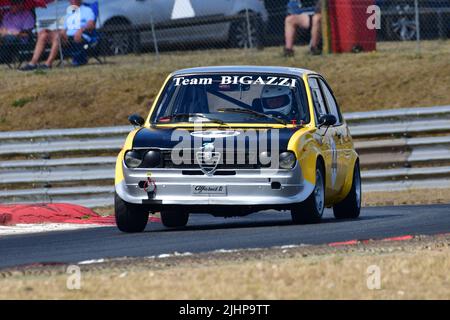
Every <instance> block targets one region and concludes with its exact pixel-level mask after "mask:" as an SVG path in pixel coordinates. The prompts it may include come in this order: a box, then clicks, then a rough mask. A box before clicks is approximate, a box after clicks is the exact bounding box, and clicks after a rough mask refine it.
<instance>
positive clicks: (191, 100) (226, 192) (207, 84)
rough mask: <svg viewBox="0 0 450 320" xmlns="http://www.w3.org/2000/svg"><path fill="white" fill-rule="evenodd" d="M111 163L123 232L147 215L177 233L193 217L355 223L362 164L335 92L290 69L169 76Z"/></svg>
mask: <svg viewBox="0 0 450 320" xmlns="http://www.w3.org/2000/svg"><path fill="white" fill-rule="evenodd" d="M129 120H130V122H131V123H132V124H133V125H135V126H136V129H135V130H133V131H132V132H131V133H130V134H129V135H128V137H127V139H126V141H125V144H124V147H123V149H122V150H121V151H120V153H119V155H118V158H117V163H116V175H115V191H116V195H115V216H116V222H117V226H118V228H119V229H120V230H121V231H124V232H141V231H143V230H144V229H145V227H146V224H147V221H148V217H149V213H150V212H160V214H161V220H162V223H163V224H164V225H165V226H166V227H182V226H185V225H186V224H187V222H188V219H189V215H190V214H192V213H209V214H212V215H214V216H221V217H230V216H242V215H247V214H250V213H253V212H257V211H261V210H267V209H275V210H280V211H283V210H290V212H291V216H292V220H293V221H294V222H295V223H315V222H319V221H320V220H321V217H322V215H323V212H324V208H325V207H333V211H334V215H335V217H336V218H339V219H341V218H357V217H358V216H359V214H360V208H361V177H360V168H359V159H358V154H357V153H356V152H355V149H354V147H353V142H352V138H351V136H350V132H349V129H348V127H347V124H346V123H345V120H344V119H343V117H342V114H341V112H340V110H339V106H338V104H337V102H336V99H335V97H334V95H333V91H332V90H331V88H330V87H329V85H328V84H327V82H326V81H325V79H324V78H323V77H322V76H321V75H320V74H318V73H316V72H313V71H309V70H304V69H297V68H286V67H256V66H230V67H204V68H192V69H185V70H180V71H176V72H174V73H172V74H171V75H169V77H168V78H167V80H166V81H165V83H164V85H163V87H162V89H161V91H160V93H159V95H158V96H157V98H156V99H155V102H154V104H153V106H152V108H151V110H150V113H149V115H148V117H147V119H144V118H142V117H141V116H139V115H136V114H135V115H132V116H130V117H129Z"/></svg>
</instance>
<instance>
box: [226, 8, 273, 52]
mask: <svg viewBox="0 0 450 320" xmlns="http://www.w3.org/2000/svg"><path fill="white" fill-rule="evenodd" d="M241 15H242V16H243V17H242V18H240V19H239V20H237V21H235V22H233V23H232V24H231V27H230V36H229V39H230V45H231V47H233V48H241V49H245V48H258V49H262V48H263V46H264V45H263V42H262V34H263V30H262V29H263V26H264V23H263V21H262V20H261V18H260V17H257V16H255V15H254V14H253V13H250V15H251V16H250V26H248V24H247V18H246V16H245V13H241ZM249 32H250V36H249Z"/></svg>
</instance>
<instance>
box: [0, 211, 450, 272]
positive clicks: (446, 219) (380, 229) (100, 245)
mask: <svg viewBox="0 0 450 320" xmlns="http://www.w3.org/2000/svg"><path fill="white" fill-rule="evenodd" d="M448 232H450V204H445V205H424V206H398V207H371V208H364V209H363V211H362V214H361V217H360V218H359V219H357V220H335V219H334V218H333V215H332V211H331V210H327V211H326V212H325V215H324V219H323V222H322V223H320V224H315V225H293V224H292V223H291V220H290V214H289V213H286V212H277V211H265V212H261V213H257V214H252V215H250V216H247V217H242V218H228V219H223V218H214V217H212V216H209V215H192V216H191V217H190V220H189V223H188V226H187V227H186V228H184V229H181V230H170V229H166V228H164V227H163V226H162V225H161V224H159V223H150V224H149V225H148V226H147V229H146V231H145V232H143V233H139V234H124V233H121V232H120V231H118V230H117V229H116V228H115V227H101V228H92V229H83V230H75V231H61V232H59V231H58V232H49V233H39V234H28V235H13V236H5V237H0V268H5V267H13V266H18V265H27V264H34V263H76V262H79V261H83V260H90V259H100V258H113V257H124V256H128V257H145V256H154V255H160V254H165V253H173V252H179V253H182V252H192V253H196V252H207V251H214V250H219V249H227V250H230V249H245V248H267V247H272V246H283V245H299V244H327V243H331V242H340V241H347V240H353V239H359V240H364V239H382V238H386V237H396V236H402V235H419V234H420V235H432V234H442V233H448Z"/></svg>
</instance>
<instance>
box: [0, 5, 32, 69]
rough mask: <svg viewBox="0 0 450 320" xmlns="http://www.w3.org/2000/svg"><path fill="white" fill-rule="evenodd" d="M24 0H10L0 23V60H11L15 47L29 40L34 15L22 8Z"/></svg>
mask: <svg viewBox="0 0 450 320" xmlns="http://www.w3.org/2000/svg"><path fill="white" fill-rule="evenodd" d="M23 5H24V0H11V8H10V10H9V11H8V12H7V13H6V14H5V15H4V17H3V20H2V23H1V25H0V62H5V61H6V62H8V61H11V58H12V56H13V55H14V53H15V52H16V49H17V48H18V47H19V46H20V45H21V44H24V43H26V42H27V41H29V39H30V33H31V30H32V29H33V28H34V26H35V19H34V15H33V13H32V12H31V11H30V10H25V9H24V6H23Z"/></svg>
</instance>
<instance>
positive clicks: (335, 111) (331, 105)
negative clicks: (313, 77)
mask: <svg viewBox="0 0 450 320" xmlns="http://www.w3.org/2000/svg"><path fill="white" fill-rule="evenodd" d="M319 81H320V86H321V87H322V92H323V94H324V95H325V100H326V101H327V106H328V112H329V113H330V114H332V115H333V116H335V117H336V119H337V123H336V124H337V125H339V124H341V123H342V116H341V112H340V111H339V107H338V105H337V103H336V99H335V98H334V96H333V94H332V93H331V90H330V88H329V87H328V85H327V84H326V83H325V82H324V81H323V80H319Z"/></svg>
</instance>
